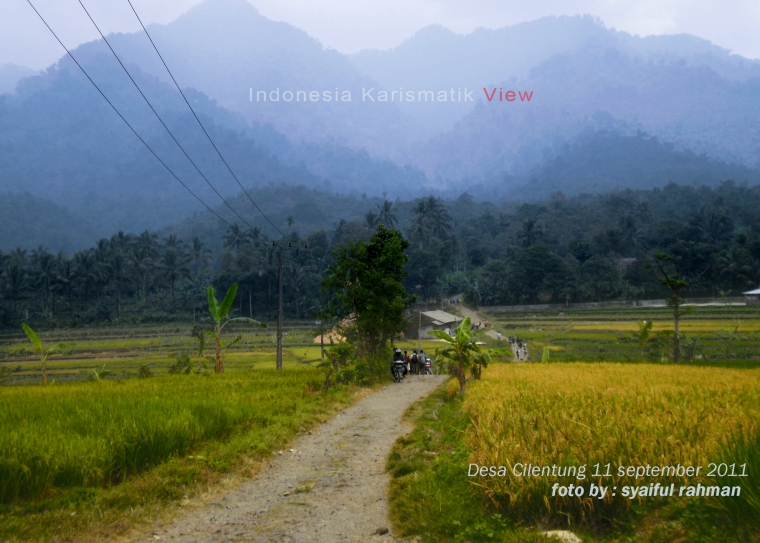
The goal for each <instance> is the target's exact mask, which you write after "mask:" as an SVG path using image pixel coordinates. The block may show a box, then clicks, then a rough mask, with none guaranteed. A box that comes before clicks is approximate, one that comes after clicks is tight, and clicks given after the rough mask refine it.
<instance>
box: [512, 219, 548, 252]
mask: <svg viewBox="0 0 760 543" xmlns="http://www.w3.org/2000/svg"><path fill="white" fill-rule="evenodd" d="M543 237H544V232H543V231H542V230H541V226H540V225H539V224H538V223H537V222H536V221H534V220H533V219H526V220H525V222H523V226H522V230H520V231H519V232H518V233H517V238H518V239H521V240H522V246H523V247H530V246H531V245H534V244H535V243H538V241H539V240H540V239H541V238H543Z"/></svg>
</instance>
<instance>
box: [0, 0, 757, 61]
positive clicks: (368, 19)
mask: <svg viewBox="0 0 760 543" xmlns="http://www.w3.org/2000/svg"><path fill="white" fill-rule="evenodd" d="M82 1H83V2H84V4H85V6H87V8H88V9H89V10H90V11H91V13H92V14H93V16H94V17H95V18H96V21H97V22H98V24H99V25H101V28H103V29H107V30H108V31H109V32H119V31H120V32H128V31H135V30H137V29H138V26H137V22H136V20H135V19H134V16H133V15H132V12H131V10H130V9H129V5H128V4H127V1H126V0H82ZM211 1H215V0H211ZM249 1H250V3H251V4H253V5H254V6H256V7H257V8H258V9H259V11H260V12H261V13H262V14H263V15H265V16H267V17H269V18H271V19H275V20H279V21H285V22H288V23H290V24H293V25H294V26H297V27H299V28H301V29H303V30H305V31H306V32H308V33H309V34H310V35H312V36H314V37H315V38H317V39H319V40H320V41H321V42H322V43H323V44H324V45H326V46H328V47H332V48H334V49H337V50H338V51H341V52H344V53H354V52H356V51H359V50H361V49H366V48H379V49H385V48H389V47H393V46H395V45H398V44H399V43H400V42H401V41H403V40H404V39H405V38H408V37H409V36H411V35H412V34H414V32H416V31H417V30H418V29H420V28H421V27H423V26H425V25H428V24H433V23H438V24H441V25H443V26H446V27H448V28H450V29H452V30H454V31H456V32H460V33H467V32H470V31H472V30H473V29H475V28H477V27H480V26H482V27H487V28H499V27H502V26H506V25H511V24H515V23H520V22H524V21H530V20H533V19H537V18H539V17H542V16H546V15H575V14H586V13H588V14H591V15H594V16H596V17H599V18H601V19H602V20H603V21H604V23H605V24H606V25H607V26H608V27H611V28H616V29H618V30H624V31H626V32H630V33H632V34H639V35H642V36H644V35H649V34H679V33H688V34H694V35H696V36H699V37H702V38H705V39H708V40H710V41H712V42H713V43H715V44H717V45H720V46H722V47H725V48H728V49H731V50H733V51H734V52H736V53H739V54H741V55H743V56H746V57H749V58H760V40H758V39H757V36H758V33H760V0H728V1H726V0H578V1H572V0H509V1H506V0H467V1H462V0H249ZM132 2H133V4H134V5H135V8H136V9H137V10H138V13H140V15H141V16H142V17H143V20H144V21H146V22H150V23H167V22H170V21H172V20H173V19H175V18H176V17H177V16H179V15H180V14H182V13H183V12H185V11H187V10H188V9H189V8H190V7H191V6H193V5H195V4H198V3H200V0H132ZM32 3H33V4H34V5H35V7H37V9H38V10H39V11H40V12H41V13H42V15H43V16H44V17H45V18H46V19H47V20H48V23H49V24H50V25H51V26H52V27H53V29H54V30H55V31H56V32H58V33H59V35H60V37H61V38H62V39H63V40H64V43H66V45H68V46H70V47H75V46H77V45H79V44H81V43H83V42H86V41H90V40H92V39H95V38H96V36H97V34H96V31H95V29H94V28H93V27H92V26H91V24H90V22H89V20H87V19H86V16H85V15H84V12H83V11H82V8H81V7H80V6H79V3H78V0H32ZM62 52H63V51H62V49H61V48H60V46H59V45H58V44H57V43H56V42H55V41H54V39H53V38H52V37H51V36H50V34H49V33H48V30H47V29H46V28H45V27H44V26H42V23H41V22H40V20H39V19H38V18H37V16H36V15H35V14H34V12H33V11H32V8H31V7H30V6H29V4H28V3H27V1H26V0H0V65H2V64H5V63H8V62H13V63H16V64H21V65H25V66H29V67H31V68H34V69H42V68H44V67H46V66H48V65H50V64H51V63H52V62H54V61H55V60H57V59H58V58H59V57H60V56H61V54H62Z"/></svg>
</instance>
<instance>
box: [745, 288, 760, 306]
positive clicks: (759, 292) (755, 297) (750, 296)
mask: <svg viewBox="0 0 760 543" xmlns="http://www.w3.org/2000/svg"><path fill="white" fill-rule="evenodd" d="M744 295H745V296H746V297H747V305H760V288H756V289H755V290H748V291H747V292H745V293H744Z"/></svg>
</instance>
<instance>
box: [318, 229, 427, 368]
mask: <svg viewBox="0 0 760 543" xmlns="http://www.w3.org/2000/svg"><path fill="white" fill-rule="evenodd" d="M408 247H409V242H408V241H406V240H405V239H404V238H403V237H402V236H401V233H400V232H399V231H398V230H394V229H389V228H386V227H385V226H384V225H382V224H381V225H380V226H378V228H377V232H375V234H374V235H373V236H372V237H371V238H370V239H369V241H367V242H363V241H358V242H353V243H350V244H349V245H348V246H341V247H339V248H338V250H337V251H335V253H334V256H335V259H336V263H335V264H334V265H332V266H330V267H329V268H328V274H327V278H326V279H324V280H323V281H322V286H323V287H324V288H325V289H326V290H327V291H329V292H330V293H331V303H330V306H329V312H330V313H332V315H334V316H337V317H338V318H340V319H345V318H348V322H350V324H349V325H348V328H349V329H350V330H349V331H350V333H351V334H352V335H353V336H354V337H355V339H356V342H357V344H358V347H359V353H360V355H362V356H365V357H372V356H374V355H376V354H377V353H378V352H379V351H380V349H382V348H383V347H384V346H385V345H386V343H387V342H388V341H389V340H390V339H391V338H392V337H393V336H394V335H396V334H398V333H399V332H401V330H402V329H403V328H404V310H405V309H406V308H407V307H408V306H409V304H410V303H411V302H412V301H413V298H412V297H411V296H410V295H409V293H408V292H407V290H406V288H404V285H403V284H402V281H403V279H404V277H405V276H406V272H405V271H404V264H405V263H406V261H407V256H406V255H405V254H404V251H405V250H406V249H407V248H408Z"/></svg>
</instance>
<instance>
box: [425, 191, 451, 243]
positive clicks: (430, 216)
mask: <svg viewBox="0 0 760 543" xmlns="http://www.w3.org/2000/svg"><path fill="white" fill-rule="evenodd" d="M426 220H427V224H428V228H429V229H430V231H431V232H433V234H435V235H436V236H438V237H441V238H445V237H446V236H447V235H448V233H449V231H450V230H451V215H449V212H448V210H447V209H446V208H445V207H444V205H443V202H442V201H441V199H440V198H434V197H432V196H428V198H427V218H426Z"/></svg>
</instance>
